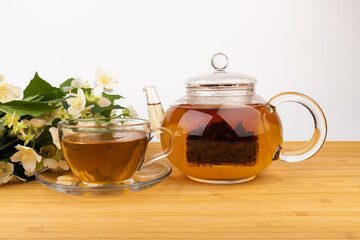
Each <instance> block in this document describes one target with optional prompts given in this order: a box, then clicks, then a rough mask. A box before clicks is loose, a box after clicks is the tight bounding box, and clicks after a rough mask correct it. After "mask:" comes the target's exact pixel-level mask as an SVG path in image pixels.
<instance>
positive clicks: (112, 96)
mask: <svg viewBox="0 0 360 240" xmlns="http://www.w3.org/2000/svg"><path fill="white" fill-rule="evenodd" d="M102 95H103V97H105V98H107V99H109V100H110V102H111V104H114V101H115V100H117V99H120V98H124V97H123V96H120V95H115V94H108V93H104V92H103V94H102Z"/></svg>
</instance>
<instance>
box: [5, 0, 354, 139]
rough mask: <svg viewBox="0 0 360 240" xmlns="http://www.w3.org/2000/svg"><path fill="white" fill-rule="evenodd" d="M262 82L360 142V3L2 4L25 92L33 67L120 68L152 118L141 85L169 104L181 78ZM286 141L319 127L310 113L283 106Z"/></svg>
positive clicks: (11, 72) (56, 72)
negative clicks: (230, 75) (222, 73)
mask: <svg viewBox="0 0 360 240" xmlns="http://www.w3.org/2000/svg"><path fill="white" fill-rule="evenodd" d="M216 52H224V53H226V54H227V55H228V57H229V60H230V64H229V67H228V70H229V71H236V72H242V73H245V74H248V75H251V76H254V77H256V78H257V79H258V81H259V82H258V84H257V93H258V94H259V95H261V96H262V97H264V98H265V99H269V98H271V97H272V96H273V95H275V94H277V93H280V92H283V91H298V92H301V93H304V94H306V95H308V96H310V97H312V98H313V99H314V100H315V101H317V102H318V104H319V105H320V106H321V107H322V109H323V111H324V112H325V114H326V117H327V120H328V138H327V139H328V140H360V127H359V125H360V124H359V123H360V94H359V91H360V1H356V0H353V1H351V0H337V1H335V0H317V1H316V0H311V1H288V0H286V1H285V0H284V1H268V0H263V1H262V0H248V1H225V0H221V1H220V0H218V1H196V0H190V1H186V0H181V1H180V0H179V1H167V0H162V1H145V0H144V1H119V0H116V1H115V0H114V1H105V0H101V1H89V0H86V1H76V0H67V1H64V0H62V1H48V0H43V1H34V0H33V1H25V0H24V1H6V0H0V73H1V74H3V75H5V77H6V79H7V80H8V81H9V82H11V83H13V84H14V85H17V86H20V87H22V88H23V89H24V88H25V86H26V85H27V84H28V82H29V80H30V79H31V78H32V77H33V75H34V73H35V72H36V71H38V72H39V75H40V76H41V77H42V78H43V79H45V80H47V81H49V82H50V83H51V84H52V85H58V84H60V83H61V82H62V81H64V80H66V79H67V78H70V77H82V78H84V79H85V80H88V81H89V82H91V83H92V82H93V81H94V70H95V68H96V67H100V68H102V69H109V70H113V71H114V72H115V73H116V75H117V79H118V80H119V83H120V84H119V87H118V88H117V89H116V91H115V92H116V93H118V94H121V95H123V96H125V97H126V100H122V101H120V102H119V103H120V104H122V105H125V106H126V105H128V104H132V105H134V106H135V108H136V109H137V111H138V113H139V115H140V116H141V117H146V118H147V111H146V103H145V96H144V95H143V92H142V87H143V86H145V85H155V86H156V87H157V89H158V92H159V93H160V96H161V99H162V101H163V105H164V108H165V109H166V108H167V107H169V106H170V105H171V104H172V103H173V102H174V101H175V100H176V99H177V98H179V97H181V96H182V95H184V93H185V89H184V85H183V81H184V80H185V79H186V78H188V77H191V76H193V75H195V74H200V73H205V72H209V71H212V67H211V65H210V58H211V56H212V55H213V54H214V53H216ZM279 113H280V116H281V118H282V121H283V124H284V138H285V140H306V139H308V138H310V136H311V133H312V128H313V123H312V120H311V115H310V114H309V113H307V111H306V110H305V109H304V107H301V106H297V105H296V104H293V103H289V104H284V105H283V106H280V107H279Z"/></svg>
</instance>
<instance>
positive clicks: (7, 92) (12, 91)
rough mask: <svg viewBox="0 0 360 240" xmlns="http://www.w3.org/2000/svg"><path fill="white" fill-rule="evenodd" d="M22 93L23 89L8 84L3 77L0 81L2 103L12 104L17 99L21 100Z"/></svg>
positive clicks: (0, 100) (0, 99)
mask: <svg viewBox="0 0 360 240" xmlns="http://www.w3.org/2000/svg"><path fill="white" fill-rule="evenodd" d="M21 93H22V91H21V88H19V87H15V86H14V85H12V84H9V83H7V82H6V80H4V77H3V76H2V79H1V80H0V102H2V103H7V102H11V101H12V100H14V99H16V98H19V97H20V96H21Z"/></svg>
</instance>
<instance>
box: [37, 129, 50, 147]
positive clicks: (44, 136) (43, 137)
mask: <svg viewBox="0 0 360 240" xmlns="http://www.w3.org/2000/svg"><path fill="white" fill-rule="evenodd" d="M50 127H51V126H46V127H45V129H44V130H43V132H42V133H41V134H40V136H39V137H38V138H37V139H36V145H38V146H40V147H44V146H48V145H51V144H53V139H52V136H51V133H50V131H49V129H50Z"/></svg>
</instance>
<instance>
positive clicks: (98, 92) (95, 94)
mask: <svg viewBox="0 0 360 240" xmlns="http://www.w3.org/2000/svg"><path fill="white" fill-rule="evenodd" d="M103 90H104V89H103V88H102V87H101V86H96V87H94V89H93V90H92V91H91V96H90V97H89V99H88V100H89V101H92V102H96V103H97V104H98V105H99V106H100V107H108V106H110V104H111V102H110V100H109V99H107V98H105V97H103V96H102V93H103Z"/></svg>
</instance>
